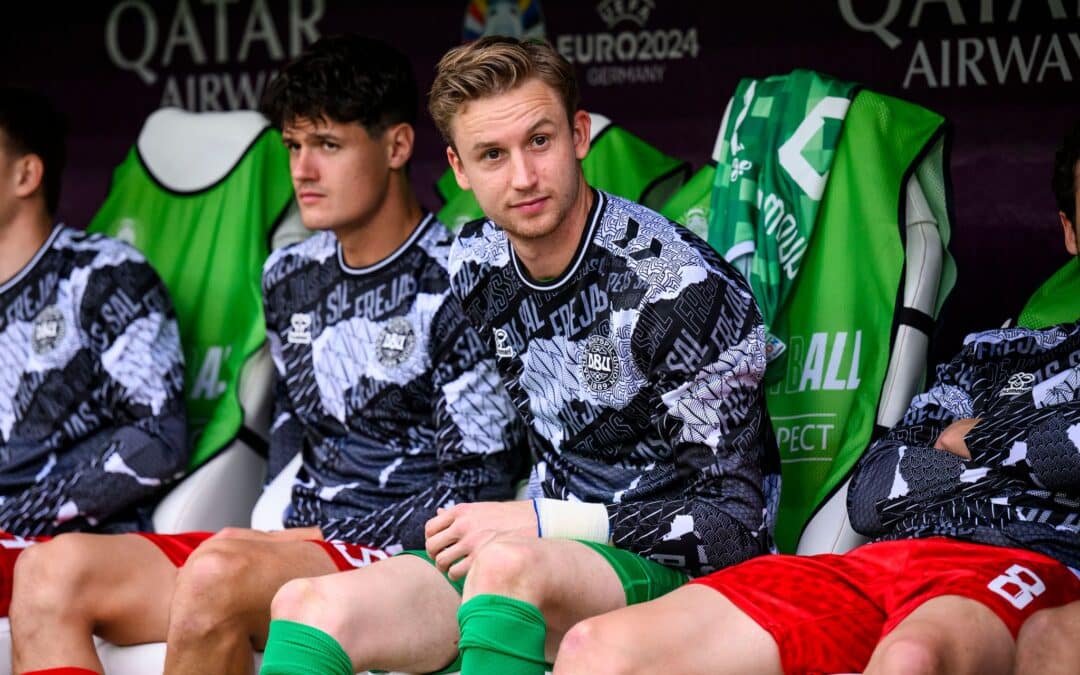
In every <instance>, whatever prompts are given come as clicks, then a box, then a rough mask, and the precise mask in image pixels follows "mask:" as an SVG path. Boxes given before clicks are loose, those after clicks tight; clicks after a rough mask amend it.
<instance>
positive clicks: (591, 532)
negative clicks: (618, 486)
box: [533, 498, 611, 544]
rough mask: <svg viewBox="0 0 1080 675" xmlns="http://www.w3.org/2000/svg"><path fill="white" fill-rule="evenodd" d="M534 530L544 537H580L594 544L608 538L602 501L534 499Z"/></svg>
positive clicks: (609, 536) (606, 514) (606, 516)
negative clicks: (592, 502) (535, 523)
mask: <svg viewBox="0 0 1080 675" xmlns="http://www.w3.org/2000/svg"><path fill="white" fill-rule="evenodd" d="M533 508H534V509H535V510H536V522H537V533H538V534H539V535H540V536H541V537H544V538H546V539H581V540H583V541H591V542H594V543H597V544H607V543H609V542H610V541H611V535H610V533H609V532H608V512H607V507H605V506H604V505H603V504H589V503H586V502H568V501H563V500H561V499H543V498H540V499H534V500H533Z"/></svg>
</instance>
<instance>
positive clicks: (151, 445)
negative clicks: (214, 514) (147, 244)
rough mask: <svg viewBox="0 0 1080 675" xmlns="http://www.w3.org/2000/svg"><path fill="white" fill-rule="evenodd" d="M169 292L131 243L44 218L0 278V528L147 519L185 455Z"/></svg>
mask: <svg viewBox="0 0 1080 675" xmlns="http://www.w3.org/2000/svg"><path fill="white" fill-rule="evenodd" d="M183 386H184V366H183V356H182V355H181V352H180V336H179V332H178V329H177V325H176V318H175V315H174V313H173V308H172V303H171V302H170V301H169V296H168V293H167V291H166V290H165V286H164V285H163V284H162V283H161V280H160V279H159V278H158V276H157V274H155V273H154V271H153V269H151V267H150V266H149V265H148V264H147V262H146V260H145V259H144V258H143V257H142V255H141V254H139V253H138V252H137V251H136V250H135V249H134V248H132V247H131V246H129V245H127V244H125V243H123V242H119V241H114V240H112V239H108V238H106V237H103V236H101V235H86V234H85V233H82V232H77V231H75V230H72V229H70V228H67V227H64V226H62V225H58V226H56V227H55V228H54V229H53V231H52V233H51V234H50V235H49V238H48V240H47V241H46V242H45V244H44V245H43V246H42V247H41V249H40V250H39V251H38V252H37V254H36V255H35V256H34V258H32V259H31V261H30V262H29V263H27V265H26V266H25V267H24V268H23V269H22V270H21V271H20V272H19V273H18V274H17V275H15V277H13V278H12V279H10V280H8V281H7V282H5V283H4V284H3V285H0V529H2V530H4V531H7V532H10V533H13V534H19V535H38V534H57V533H60V532H66V531H71V530H96V531H109V532H117V531H129V530H137V529H142V530H149V529H152V528H151V522H150V518H149V515H150V509H151V507H152V501H153V497H154V496H156V495H158V494H159V493H160V492H161V490H162V488H163V487H164V486H165V485H167V484H168V483H169V482H170V481H172V480H174V479H175V478H177V477H178V476H179V475H180V474H181V473H182V472H183V470H184V467H185V465H186V463H187V446H186V443H185V435H186V431H185V416H184V403H183V399H182V391H183Z"/></svg>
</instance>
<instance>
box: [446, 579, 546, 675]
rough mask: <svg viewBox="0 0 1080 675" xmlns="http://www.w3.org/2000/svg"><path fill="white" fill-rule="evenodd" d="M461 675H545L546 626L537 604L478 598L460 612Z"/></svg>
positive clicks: (504, 599)
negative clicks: (493, 674) (497, 674)
mask: <svg viewBox="0 0 1080 675" xmlns="http://www.w3.org/2000/svg"><path fill="white" fill-rule="evenodd" d="M458 625H459V626H461V641H460V642H459V643H458V648H459V649H460V650H461V675H490V674H491V673H499V675H544V671H545V670H546V669H547V668H549V667H550V666H549V665H548V663H547V662H546V661H544V638H545V637H546V636H547V625H546V624H545V623H544V615H543V614H541V613H540V610H539V609H537V608H536V606H535V605H530V604H529V603H527V602H523V601H521V600H515V599H514V598H507V597H504V596H502V595H478V596H476V597H474V598H472V599H471V600H469V601H468V602H466V603H464V604H462V605H461V608H460V609H458Z"/></svg>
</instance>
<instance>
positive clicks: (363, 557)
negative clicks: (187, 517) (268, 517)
mask: <svg viewBox="0 0 1080 675" xmlns="http://www.w3.org/2000/svg"><path fill="white" fill-rule="evenodd" d="M135 534H137V535H139V536H140V537H144V538H146V539H149V540H150V541H151V542H153V544H154V545H155V546H157V547H158V548H159V549H161V552H162V553H164V554H165V557H166V558H168V559H169V561H170V562H171V563H172V564H174V565H176V566H177V567H182V566H183V565H184V563H185V562H187V559H188V556H190V555H191V552H192V551H194V550H195V549H196V548H198V547H199V544H201V543H203V542H204V541H206V540H207V539H209V538H210V537H212V536H213V535H214V533H213V532H185V533H183V534H157V533H155V532H136V533H135ZM308 541H309V542H310V543H312V544H315V545H316V546H319V547H321V548H322V549H323V550H324V551H326V555H328V556H330V560H332V561H333V562H334V565H335V566H336V567H337V568H338V569H339V570H340V571H342V572H345V571H348V570H352V569H356V568H358V567H367V566H368V565H370V564H371V563H373V562H375V561H376V560H383V559H385V558H389V557H390V554H388V553H386V552H384V551H382V550H380V549H377V548H370V547H368V546H361V545H360V544H347V543H345V542H341V541H322V540H317V539H310V540H308ZM0 543H2V542H0Z"/></svg>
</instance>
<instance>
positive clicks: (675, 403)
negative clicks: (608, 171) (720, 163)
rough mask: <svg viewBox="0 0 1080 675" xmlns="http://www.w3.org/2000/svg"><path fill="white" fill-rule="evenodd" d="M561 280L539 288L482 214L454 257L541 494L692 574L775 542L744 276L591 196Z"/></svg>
mask: <svg viewBox="0 0 1080 675" xmlns="http://www.w3.org/2000/svg"><path fill="white" fill-rule="evenodd" d="M593 197H594V200H593V202H594V203H593V206H592V209H591V210H590V212H589V216H588V220H587V223H586V229H585V232H584V234H583V236H582V240H581V243H580V244H579V247H578V249H577V251H576V253H575V254H574V257H573V259H572V262H571V264H570V265H569V267H568V268H567V270H566V271H565V272H564V273H563V274H561V275H560V276H559V277H557V278H555V279H552V280H549V281H545V282H540V281H537V280H535V279H532V278H531V277H530V276H529V274H528V271H527V270H526V269H525V268H524V266H523V265H522V264H521V263H520V262H519V261H518V259H517V257H516V255H515V254H514V252H513V250H512V248H511V247H510V244H509V242H508V240H507V237H506V233H505V232H504V231H503V230H502V229H501V228H499V227H498V226H497V225H496V224H495V223H493V222H491V221H475V222H473V223H471V224H469V225H467V226H466V227H465V229H464V230H463V231H462V234H461V235H460V237H459V238H458V240H457V242H455V244H454V248H453V250H452V252H451V254H450V272H451V280H452V283H453V285H454V291H455V293H456V294H458V296H459V297H460V298H461V302H462V306H463V307H464V309H465V313H466V315H467V316H468V317H469V319H470V320H471V321H472V322H473V324H474V325H475V326H477V328H478V330H479V331H480V336H481V338H482V339H483V340H484V341H485V343H487V344H488V345H489V348H490V349H491V350H492V351H493V352H494V353H495V354H496V364H497V365H498V368H499V372H500V374H501V375H502V377H503V379H504V381H505V382H506V386H507V389H508V390H509V392H510V396H511V398H512V399H513V401H514V404H515V405H516V407H517V409H518V411H519V412H520V413H521V414H522V416H523V417H524V418H525V420H526V423H527V424H528V425H529V427H530V428H531V431H532V432H533V434H532V435H533V437H534V438H533V440H534V445H535V446H536V447H535V451H536V453H537V455H538V458H537V463H536V465H535V466H534V468H533V474H532V477H531V479H530V482H531V484H530V492H531V493H532V494H531V496H534V497H539V496H543V497H547V498H554V499H563V500H572V501H584V502H590V503H602V504H604V505H605V506H606V507H607V510H608V522H609V531H610V533H611V538H612V542H613V543H614V544H615V545H616V546H618V547H619V548H624V549H627V550H630V551H632V552H635V553H638V554H640V555H643V556H646V557H648V558H651V559H653V560H656V561H658V562H660V563H663V564H666V565H669V566H672V567H677V568H681V569H684V570H686V571H687V572H689V573H691V574H693V575H698V574H703V573H706V572H709V571H711V570H714V569H717V568H720V567H723V566H726V565H730V564H733V563H737V562H739V561H742V560H745V559H747V558H750V557H752V556H754V555H757V554H759V553H764V552H766V551H767V550H769V547H770V546H771V525H772V518H773V514H774V513H775V507H776V501H777V498H778V491H779V473H778V467H779V463H778V460H777V457H776V451H775V445H774V444H773V443H772V441H771V436H770V435H769V434H768V431H767V428H768V419H767V416H766V414H765V408H764V402H763V393H762V390H761V387H760V384H761V378H762V374H763V372H764V370H765V349H764V338H763V334H764V333H763V327H762V322H761V315H760V313H759V311H758V309H757V305H756V304H755V303H754V299H753V296H752V295H751V293H750V289H749V286H748V285H747V283H746V281H745V280H744V279H743V278H742V277H741V276H739V274H738V273H737V272H736V271H735V270H734V269H733V268H732V267H731V266H730V265H728V264H727V263H726V262H724V261H723V260H722V259H721V258H720V257H719V256H718V255H717V254H716V253H715V252H714V251H713V250H712V249H711V248H709V246H708V245H707V244H706V243H705V242H703V241H701V240H700V239H698V238H697V237H696V236H694V235H693V234H692V233H690V232H689V231H688V230H686V229H685V228H683V227H682V226H680V225H676V224H674V223H672V222H671V221H669V220H667V219H666V218H664V217H663V216H660V215H659V214H657V213H655V212H653V211H651V210H649V209H647V208H645V207H643V206H640V205H638V204H635V203H633V202H630V201H627V200H625V199H622V198H620V197H615V196H612V195H609V194H606V193H603V192H598V191H594V192H593Z"/></svg>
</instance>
